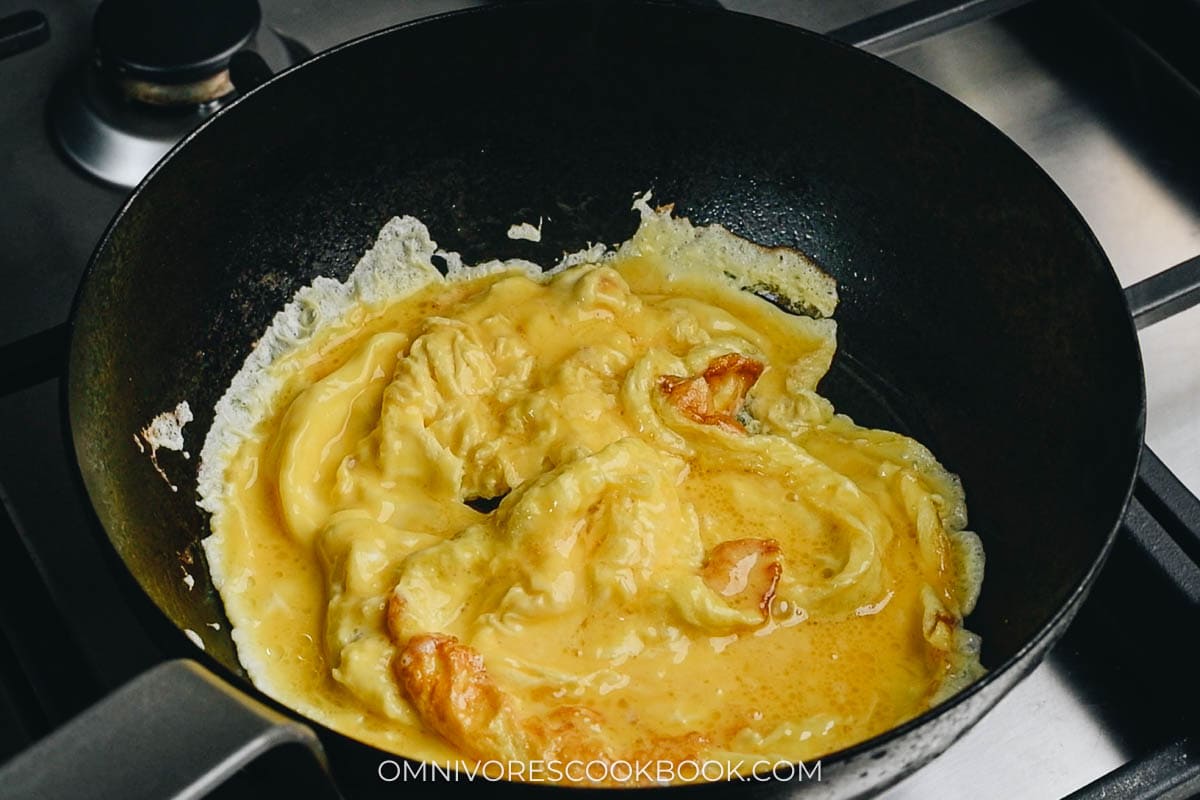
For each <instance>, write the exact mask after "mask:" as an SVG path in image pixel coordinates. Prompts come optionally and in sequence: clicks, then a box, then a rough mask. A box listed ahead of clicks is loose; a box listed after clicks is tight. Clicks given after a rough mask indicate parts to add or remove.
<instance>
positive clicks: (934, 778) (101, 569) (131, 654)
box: [0, 0, 1200, 798]
mask: <svg viewBox="0 0 1200 800" xmlns="http://www.w3.org/2000/svg"><path fill="white" fill-rule="evenodd" d="M480 4H481V3H479V2H474V1H473V0H407V2H403V3H395V2H385V1H384V0H341V1H340V2H334V1H332V0H325V1H321V0H291V1H290V2H283V1H282V0H263V2H262V6H263V11H264V19H265V20H266V21H267V22H268V23H269V24H271V25H272V26H273V27H275V28H276V30H278V31H279V32H280V33H282V34H284V35H287V36H290V37H292V38H294V39H295V40H297V41H299V42H301V43H302V44H304V45H306V46H307V47H308V48H309V49H311V50H313V51H319V50H322V49H324V48H327V47H329V46H332V45H334V44H337V43H339V42H342V41H345V40H347V39H349V38H353V37H354V36H357V35H360V34H363V33H367V32H370V31H372V30H375V29H378V28H380V27H384V26H386V25H389V24H394V23H396V22H400V21H404V20H407V19H414V18H419V17H421V16H425V15H428V14H430V13H435V12H438V11H442V10H447V9H450V8H461V7H468V6H473V5H480ZM30 5H36V7H37V8H38V9H39V10H41V11H42V12H43V13H44V14H45V15H46V16H47V18H48V20H49V22H50V27H51V31H52V32H51V40H50V42H49V43H47V44H45V45H43V46H42V47H40V48H38V49H36V50H33V51H31V52H28V53H24V54H21V55H19V56H16V57H14V58H10V59H8V60H5V61H0V143H2V145H3V146H2V147H0V191H2V194H0V197H2V198H3V199H2V200H0V242H3V243H4V247H3V248H2V249H0V279H2V280H3V285H4V286H5V291H4V292H2V293H0V344H3V343H7V342H10V341H13V340H15V339H17V338H20V337H21V336H24V335H28V334H32V333H35V332H37V331H40V330H43V329H45V328H48V327H50V326H52V325H54V324H56V323H58V322H61V321H63V320H64V319H65V318H66V316H67V314H68V311H69V308H70V303H71V298H72V296H73V293H74V290H75V287H76V285H77V283H78V280H79V278H80V276H81V274H82V272H83V269H84V267H85V265H86V263H87V259H88V257H89V255H90V253H91V250H92V248H93V247H94V245H95V242H96V241H97V240H98V239H99V237H100V235H101V234H102V232H103V230H104V228H105V226H106V225H107V224H108V221H109V219H110V218H111V217H112V216H113V214H114V213H115V212H116V210H117V209H118V208H119V207H120V204H121V203H122V201H123V198H124V197H125V192H124V191H123V190H118V189H115V188H112V187H107V186H102V185H100V184H98V183H95V182H94V181H92V180H90V179H88V178H86V177H84V176H83V174H82V173H81V172H79V171H77V170H76V169H74V168H73V167H70V166H68V165H67V164H66V162H65V161H64V159H63V158H62V157H61V156H60V154H59V153H58V152H57V151H56V150H55V148H54V146H53V145H52V144H51V141H50V137H49V135H48V133H47V121H46V105H47V102H48V99H49V97H50V94H51V92H52V91H53V90H54V86H55V83H56V82H57V81H59V80H60V79H61V78H62V76H64V75H65V74H67V73H68V72H69V71H70V70H71V69H72V68H74V67H75V66H76V65H77V64H78V63H80V61H81V59H83V58H85V57H86V53H87V52H88V41H89V27H90V19H91V15H92V13H93V11H94V8H95V3H92V2H67V1H66V0H42V1H41V2H36V3H34V2H33V0H20V1H19V2H18V1H14V0H0V17H2V16H5V15H7V14H11V13H15V12H16V11H19V10H22V9H23V8H26V7H28V6H30ZM723 5H725V6H726V7H728V8H733V9H735V10H744V11H747V12H750V13H758V14H762V15H764V16H772V17H775V18H779V19H783V20H784V21H787V22H792V23H795V24H799V25H802V26H804V27H808V28H811V29H813V30H817V31H828V30H831V29H833V28H835V27H838V26H841V25H844V24H847V23H850V22H853V21H855V20H857V19H861V18H863V17H865V16H868V15H869V14H872V13H875V12H878V11H880V10H884V9H887V8H891V7H894V6H897V5H900V3H899V2H896V0H892V1H891V2H886V1H883V0H875V1H873V0H855V2H845V3H838V4H828V3H821V2H816V1H815V0H811V1H810V0H804V1H800V0H795V1H794V2H788V0H726V1H725V2H723ZM1117 42H1118V38H1117V37H1115V35H1114V34H1113V33H1112V31H1111V29H1110V28H1109V27H1106V25H1105V23H1104V22H1103V15H1102V14H1100V13H1098V12H1097V11H1096V8H1095V7H1094V6H1093V5H1090V4H1086V3H1065V4H1063V3H1057V4H1053V3H1046V2H1042V3H1033V4H1031V5H1029V6H1027V7H1025V8H1022V9H1019V10H1017V11H1013V12H1009V13H1006V14H1004V15H1002V16H1001V17H999V18H996V19H993V20H989V21H984V22H977V23H973V24H971V25H969V26H966V27H963V28H960V29H958V30H955V31H952V32H949V33H944V34H941V35H938V36H935V37H933V38H931V39H928V40H926V41H923V42H921V43H919V44H917V45H915V46H913V47H910V48H908V49H906V50H903V51H901V52H899V53H897V54H895V55H892V56H891V57H890V59H891V60H892V61H893V63H895V64H897V65H899V66H901V67H903V68H904V69H907V70H909V71H911V72H913V73H915V74H916V75H918V76H920V77H922V78H925V79H926V80H929V81H930V82H932V83H934V84H935V85H937V86H939V87H941V88H943V89H944V90H946V91H947V92H949V93H950V94H952V95H954V96H956V97H958V98H959V99H960V100H962V101H963V102H964V103H966V104H967V105H969V106H970V107H972V108H973V109H975V110H976V111H977V112H979V113H980V114H982V115H983V116H984V117H985V118H987V119H988V120H990V121H991V122H993V123H994V124H995V125H997V126H998V127H999V128H1000V129H1001V130H1003V131H1004V132H1005V133H1006V134H1008V135H1009V136H1010V137H1011V138H1012V139H1013V140H1014V141H1015V142H1016V143H1017V144H1018V145H1020V146H1021V147H1023V148H1024V149H1025V150H1026V151H1027V152H1028V153H1029V154H1030V155H1031V156H1032V157H1033V158H1034V159H1035V160H1037V161H1038V162H1039V163H1040V164H1041V165H1042V167H1043V168H1044V169H1045V170H1046V171H1047V172H1048V173H1049V174H1050V176H1051V177H1052V178H1053V179H1054V180H1055V181H1056V182H1057V183H1058V184H1059V185H1060V186H1061V187H1062V188H1063V189H1064V191H1065V192H1066V194H1067V195H1068V196H1069V197H1070V198H1071V200H1072V201H1073V202H1074V203H1075V204H1076V205H1077V206H1078V208H1079V209H1080V211H1081V212H1082V214H1083V216H1084V217H1085V219H1086V220H1087V221H1088V223H1089V224H1090V225H1091V226H1092V228H1093V230H1094V231H1095V232H1096V235H1097V237H1098V238H1099V240H1100V242H1101V244H1102V245H1103V247H1104V248H1105V250H1106V252H1107V253H1108V255H1109V257H1110V259H1111V260H1112V262H1113V265H1114V268H1115V269H1116V271H1117V274H1118V277H1119V278H1120V280H1121V283H1122V284H1123V285H1130V284H1132V283H1134V282H1136V281H1138V280H1140V279H1142V278H1145V277H1147V276H1149V275H1152V274H1154V273H1157V272H1159V271H1161V270H1163V269H1165V268H1167V267H1170V266H1172V265H1174V264H1176V263H1178V262H1181V261H1184V260H1186V259H1188V258H1191V257H1193V256H1195V255H1197V254H1200V154H1198V153H1197V150H1196V148H1195V142H1196V141H1200V135H1197V134H1198V133H1200V130H1197V129H1198V128H1200V112H1198V111H1197V110H1196V108H1192V109H1191V110H1190V111H1188V112H1187V113H1181V112H1180V111H1179V109H1178V108H1177V107H1176V106H1175V105H1174V104H1175V103H1177V102H1185V100H1186V98H1184V100H1180V99H1179V97H1178V96H1176V95H1174V94H1172V93H1170V92H1168V91H1165V90H1164V91H1158V90H1154V91H1152V90H1151V89H1154V87H1155V86H1156V85H1157V84H1156V81H1159V80H1160V79H1159V78H1158V77H1156V75H1155V74H1153V73H1151V72H1147V68H1146V67H1145V66H1144V65H1142V64H1141V62H1139V61H1138V60H1137V59H1136V58H1134V57H1133V56H1131V55H1130V54H1129V53H1128V52H1124V51H1122V50H1121V49H1119V47H1118V44H1117ZM1195 102H1196V103H1200V99H1196V100H1195ZM1141 344H1142V348H1143V357H1144V361H1145V368H1146V380H1147V389H1148V403H1149V412H1148V433H1147V439H1148V443H1149V444H1150V445H1151V446H1152V447H1153V448H1154V449H1155V451H1156V452H1157V453H1158V454H1159V456H1161V457H1162V459H1163V460H1164V461H1165V462H1166V463H1167V465H1168V466H1169V467H1170V468H1171V469H1172V470H1173V471H1174V472H1175V473H1176V474H1177V475H1178V476H1179V477H1180V478H1181V479H1182V480H1183V482H1184V483H1185V484H1187V485H1188V486H1189V487H1190V488H1191V490H1192V491H1193V492H1197V491H1200V368H1198V367H1197V362H1198V361H1200V359H1197V354H1198V353H1200V308H1197V309H1192V310H1190V311H1187V312H1184V313H1182V314H1179V315H1176V316H1175V317H1172V318H1170V319H1168V320H1166V321H1163V322H1160V323H1158V324H1156V325H1154V326H1151V327H1149V328H1146V329H1145V330H1143V331H1142V334H1141ZM1097 435H1103V432H1097ZM72 469H73V468H72V467H71V461H70V459H69V456H68V445H67V444H66V443H65V442H64V440H63V433H62V426H61V418H60V412H59V398H58V385H57V382H56V381H50V382H46V383H43V384H41V385H38V386H36V387H34V388H32V389H28V390H25V391H22V392H18V393H15V394H10V395H8V396H5V397H0V487H2V489H3V494H2V495H0V499H2V500H3V502H4V505H5V506H6V508H7V510H8V512H9V516H10V517H11V519H12V520H13V522H14V524H15V525H16V527H17V529H18V530H17V531H16V534H17V536H18V537H19V541H20V542H21V543H22V544H23V545H24V549H25V552H26V553H27V555H24V554H22V556H23V557H24V558H25V559H26V561H25V562H24V563H23V564H22V567H21V569H23V570H25V571H27V572H36V573H37V574H38V576H39V579H40V580H41V581H42V582H43V583H44V585H45V586H47V587H48V590H49V593H50V595H51V597H52V598H53V601H54V602H55V603H56V604H57V605H58V606H59V608H58V611H59V612H60V613H59V616H58V617H57V618H55V622H56V623H60V624H61V630H55V631H52V632H47V633H46V636H47V637H49V638H54V637H62V638H63V639H69V640H70V641H72V642H73V643H74V645H73V646H75V647H77V648H78V654H79V657H80V659H81V663H80V664H79V665H78V675H79V681H78V685H77V686H76V689H75V691H72V692H66V691H59V690H58V688H57V687H58V686H59V684H56V683H55V680H56V677H55V674H54V673H53V671H51V672H50V673H47V675H46V677H45V680H44V681H43V683H42V685H41V686H39V687H35V688H37V689H38V690H39V691H40V692H41V693H42V694H41V695H40V696H39V700H40V702H41V703H42V705H43V707H44V708H45V709H46V711H45V716H46V720H45V723H46V725H49V726H53V725H56V724H58V723H59V722H61V721H62V720H63V719H65V718H66V717H67V716H69V715H70V714H72V713H74V712H75V711H77V710H79V708H80V706H81V705H82V704H85V703H88V702H90V701H92V700H94V699H95V698H96V697H98V696H99V695H100V693H102V692H104V691H106V690H108V689H111V688H112V687H114V686H116V685H118V684H119V683H121V682H123V681H125V680H127V679H128V678H130V677H132V676H133V675H135V674H137V673H139V672H141V671H142V670H144V669H145V668H146V667H147V666H149V665H151V664H153V663H156V662H157V661H159V660H161V659H162V658H163V657H164V655H163V653H162V651H161V649H160V648H159V647H158V646H157V645H155V644H154V643H153V642H152V641H151V640H150V638H149V637H148V636H147V635H146V633H145V631H144V629H143V626H142V623H141V622H140V621H139V619H138V618H137V616H136V614H135V613H134V611H133V610H132V608H131V605H130V603H128V602H127V601H126V598H125V597H124V596H123V595H122V593H121V592H122V590H121V588H120V587H119V586H118V581H117V580H116V578H115V577H114V574H113V571H112V566H111V562H110V560H109V557H108V554H107V553H106V552H105V550H104V547H103V546H102V545H101V543H100V540H99V539H98V537H96V536H94V535H93V533H92V530H91V528H90V525H91V524H92V523H91V520H90V517H89V516H88V514H87V512H86V507H85V506H84V504H83V503H82V501H81V499H80V496H79V492H78V489H77V487H76V483H75V479H74V475H73V472H72ZM5 535H6V534H5V531H3V530H0V538H2V537H3V536H5ZM6 552H8V551H7V550H5V551H0V562H3V561H4V560H5V556H4V554H5V553H6ZM10 563H15V562H10ZM4 569H5V568H4V567H3V566H2V563H0V583H2V582H3V573H4ZM10 569H11V567H10ZM7 598H8V595H6V594H4V593H2V592H0V621H2V620H5V618H6V617H7V618H10V619H11V617H13V616H14V609H13V608H12V607H11V605H9V604H10V603H11V602H13V601H11V600H9V599H7ZM1195 611H1196V605H1195V599H1194V598H1188V597H1186V596H1184V595H1182V594H1180V593H1179V592H1177V591H1175V590H1174V589H1173V588H1172V587H1171V585H1170V583H1169V582H1168V581H1165V580H1164V578H1163V575H1162V573H1161V570H1160V568H1159V567H1158V566H1157V565H1156V564H1154V563H1153V562H1152V561H1150V560H1148V559H1146V558H1145V556H1144V554H1143V553H1142V552H1141V551H1140V550H1139V549H1138V548H1137V547H1135V546H1134V545H1133V544H1132V543H1131V538H1130V537H1129V536H1127V535H1125V534H1122V536H1121V538H1120V539H1119V540H1118V545H1117V547H1116V549H1115V551H1114V553H1113V555H1112V557H1111V558H1110V561H1109V563H1108V565H1107V566H1106V567H1105V569H1104V572H1103V573H1102V575H1101V578H1100V582H1099V584H1098V586H1097V587H1096V589H1095V592H1094V595H1093V597H1092V598H1091V599H1090V600H1089V601H1088V603H1087V604H1085V606H1084V608H1083V610H1082V611H1081V613H1080V615H1079V618H1078V620H1077V621H1076V623H1075V624H1074V625H1073V626H1072V628H1071V629H1070V631H1069V632H1068V634H1067V636H1066V637H1065V639H1064V640H1063V641H1062V642H1061V643H1060V644H1059V645H1058V646H1057V647H1056V648H1055V649H1054V650H1053V651H1052V652H1051V654H1050V656H1049V657H1048V658H1047V660H1046V662H1045V663H1044V664H1043V665H1041V666H1040V667H1039V668H1038V669H1037V670H1035V671H1034V672H1033V673H1032V675H1030V676H1029V677H1028V678H1027V679H1026V680H1024V681H1023V682H1022V683H1021V684H1020V685H1018V687H1017V688H1016V689H1015V690H1014V691H1013V692H1012V693H1011V694H1010V695H1009V696H1008V697H1006V698H1005V699H1004V700H1003V701H1002V702H1001V703H1000V704H999V705H998V706H997V707H996V708H995V709H994V710H993V711H992V712H990V713H989V714H988V715H987V716H986V717H985V718H984V720H983V721H982V722H981V723H980V724H979V725H977V726H976V727H975V728H974V729H973V730H972V731H971V732H969V733H968V734H967V735H966V736H965V737H964V738H963V739H962V740H961V741H960V742H959V743H958V744H956V745H954V746H953V747H952V748H950V750H949V751H947V752H946V753H945V754H944V755H943V756H941V757H940V758H939V759H937V760H936V761H935V762H934V763H933V764H931V765H930V766H928V767H926V768H924V769H922V770H920V771H919V772H917V773H916V774H915V775H913V776H911V777H910V778H908V779H906V780H905V781H903V782H902V783H901V784H899V785H898V786H896V787H894V788H893V789H892V790H891V791H890V792H889V793H888V795H887V796H888V797H892V798H908V797H912V798H917V797H926V796H930V795H933V794H937V795H950V796H959V795H965V794H966V793H967V792H968V791H969V792H970V794H971V795H972V796H974V797H976V798H986V797H996V798H1000V797H1015V796H1020V797H1060V796H1063V795H1065V794H1067V793H1069V792H1072V791H1074V790H1076V789H1079V788H1080V787H1083V786H1085V785H1086V784H1087V783H1089V782H1090V781H1092V780H1093V779H1096V778H1098V777H1100V776H1102V775H1104V774H1106V773H1108V772H1110V771H1111V770H1113V769H1115V768H1117V767H1119V766H1121V765H1122V764H1124V763H1126V762H1127V761H1129V760H1130V759H1134V758H1138V757H1141V756H1143V755H1145V754H1146V753H1148V752H1150V751H1153V750H1155V749H1156V748H1158V747H1160V746H1163V745H1165V744H1168V743H1170V742H1172V741H1174V740H1176V739H1178V738H1179V737H1180V736H1182V735H1183V734H1185V733H1187V732H1188V731H1189V728H1194V727H1195V721H1196V720H1197V719H1198V718H1200V717H1198V716H1197V714H1196V711H1197V707H1196V694H1197V693H1196V692H1195V691H1194V688H1193V682H1194V675H1193V674H1192V672H1193V671H1192V670H1190V669H1189V667H1188V664H1189V661H1188V659H1187V657H1186V652H1187V647H1188V644H1187V635H1186V633H1185V631H1186V628H1183V627H1181V626H1182V625H1185V624H1188V623H1189V621H1190V622H1191V624H1194V620H1195ZM21 647H22V648H25V650H24V651H23V652H18V653H15V654H8V656H9V657H10V658H15V659H17V660H28V661H31V662H36V661H37V659H38V658H39V657H40V656H41V657H44V656H46V655H47V654H49V653H52V652H54V651H53V646H52V645H45V648H44V650H41V651H39V646H38V645H37V644H36V642H35V643H34V644H32V645H29V644H25V645H21ZM18 649H20V648H18ZM5 657H6V654H5V653H3V652H0V661H3V660H4V659H5ZM2 677H3V675H2V672H0V678H2ZM2 709H3V706H2V705H0V713H2ZM41 732H42V731H39V730H31V731H27V732H26V735H27V736H36V735H39V734H40V733H41ZM21 741H22V736H21V734H20V733H19V732H18V733H17V734H16V735H12V736H11V737H9V736H7V735H6V737H5V738H2V739H0V748H4V747H7V749H6V750H0V758H2V757H3V756H5V755H7V754H8V753H9V752H11V751H12V750H13V749H15V748H16V747H17V746H19V744H20V742H21ZM10 742H11V744H8V743H10ZM227 791H233V790H232V789H230V790H227Z"/></svg>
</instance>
